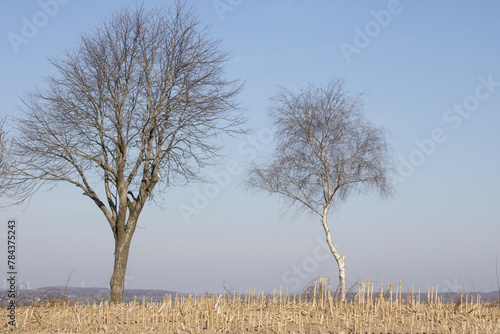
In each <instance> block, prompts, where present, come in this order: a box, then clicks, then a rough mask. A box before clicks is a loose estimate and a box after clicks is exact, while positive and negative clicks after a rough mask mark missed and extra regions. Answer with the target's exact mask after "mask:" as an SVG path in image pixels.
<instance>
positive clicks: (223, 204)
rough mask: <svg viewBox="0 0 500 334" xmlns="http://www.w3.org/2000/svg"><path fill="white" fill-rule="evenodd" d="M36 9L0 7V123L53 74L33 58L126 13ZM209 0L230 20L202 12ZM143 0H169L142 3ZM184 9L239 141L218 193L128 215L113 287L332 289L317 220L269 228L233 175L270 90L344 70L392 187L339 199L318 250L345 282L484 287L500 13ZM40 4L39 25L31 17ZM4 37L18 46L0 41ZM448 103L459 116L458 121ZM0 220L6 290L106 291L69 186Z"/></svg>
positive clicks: (493, 190) (276, 211)
mask: <svg viewBox="0 0 500 334" xmlns="http://www.w3.org/2000/svg"><path fill="white" fill-rule="evenodd" d="M53 1H56V0H41V1H40V2H38V1H22V2H20V1H9V2H6V3H4V4H3V5H2V6H3V8H2V11H1V12H0V63H1V64H2V70H1V79H0V116H15V115H16V112H17V111H16V105H18V104H19V96H21V95H22V94H23V92H25V91H27V90H30V89H33V88H34V86H35V85H36V84H38V85H42V84H43V81H42V79H41V77H42V76H44V75H47V74H50V73H52V68H51V67H50V66H49V64H48V62H47V60H46V57H47V56H54V55H58V54H60V52H61V50H63V49H64V48H71V47H72V46H73V45H75V43H76V41H77V39H78V36H79V34H80V33H81V32H84V31H86V30H88V29H90V28H91V27H92V26H93V25H95V24H98V23H99V22H100V20H101V18H104V17H109V15H110V13H111V12H112V11H113V10H114V9H116V8H120V7H121V6H123V5H125V4H127V3H129V4H133V3H134V1H106V2H104V1H77V0H71V1H68V0H65V1H62V0H60V1H59V2H58V3H59V8H55V7H54V6H51V7H50V6H49V7H47V6H44V5H43V4H47V3H53ZM63 2H65V3H64V4H63ZM214 3H215V4H217V3H218V4H221V3H222V4H226V6H229V7H226V8H230V9H231V10H226V11H224V12H221V11H219V12H218V11H217V9H216V7H215V6H214ZM155 4H164V5H168V4H170V1H147V3H146V5H147V6H153V5H155ZM193 4H194V6H195V7H196V8H197V9H198V12H199V16H200V18H201V19H202V20H203V21H204V22H207V23H212V24H213V27H212V32H213V35H214V36H216V37H222V38H224V42H223V48H224V49H225V50H233V54H234V57H233V59H232V60H231V62H230V63H229V66H228V76H230V77H232V78H240V79H242V80H245V81H246V86H245V90H244V92H243V93H242V94H241V96H240V101H241V105H242V107H244V108H245V109H246V111H245V113H246V116H247V118H248V119H249V122H248V125H249V126H251V127H252V128H253V129H254V130H255V131H254V133H253V134H251V135H249V136H244V137H239V138H235V139H228V140H227V141H226V143H227V148H226V149H225V150H224V153H226V154H227V158H226V159H225V160H224V161H222V162H221V165H220V167H219V168H218V169H215V170H213V171H212V172H215V173H220V172H221V171H229V170H231V171H233V175H232V176H231V178H230V180H229V183H228V184H227V185H226V184H224V185H223V186H222V187H221V186H215V187H213V188H211V189H210V188H207V187H206V186H205V185H203V184H193V185H190V186H188V187H186V188H183V189H171V190H170V191H169V192H168V193H166V194H165V201H164V205H163V206H164V207H163V209H164V210H161V209H159V208H157V207H155V206H153V205H151V206H149V207H147V208H146V209H145V210H144V212H143V214H142V216H141V219H140V222H139V225H140V227H142V228H140V229H138V230H137V232H136V234H135V236H134V239H133V241H132V248H131V255H130V258H129V266H128V271H127V287H129V288H155V289H169V290H175V291H179V292H203V291H210V292H217V291H220V290H221V286H222V282H223V281H226V282H227V285H231V286H232V287H234V288H237V289H238V290H241V291H244V290H246V289H250V288H251V289H254V288H255V289H257V290H261V289H264V290H266V291H271V290H272V288H273V287H279V286H280V285H283V286H285V285H288V286H290V287H291V288H293V289H294V290H295V291H297V290H300V288H301V287H302V286H303V285H305V284H306V283H307V282H308V281H309V280H310V279H312V278H314V277H316V276H318V275H321V276H331V277H332V278H333V280H334V282H337V275H338V274H337V267H336V263H335V261H334V259H333V257H331V256H328V257H326V256H325V254H326V253H325V251H324V247H325V242H324V241H323V240H324V237H323V230H322V228H321V226H320V224H319V220H318V218H317V217H314V216H310V215H307V214H305V215H302V216H298V217H296V218H295V219H292V217H290V216H285V217H284V218H280V208H281V203H280V201H279V200H278V198H274V197H268V196H266V195H264V194H262V195H251V194H248V193H246V192H245V191H244V190H243V189H242V186H241V181H242V180H243V176H244V174H245V168H246V164H247V163H248V162H249V161H250V160H252V159H254V158H257V159H258V157H261V156H264V155H265V154H269V153H271V152H272V147H273V142H272V141H270V140H269V138H268V136H266V134H267V132H266V129H267V126H268V118H267V114H266V107H267V106H268V104H269V97H270V96H271V95H272V93H273V92H274V90H275V88H276V86H277V85H284V86H286V87H288V88H291V89H294V88H296V87H298V86H299V85H303V84H305V83H307V82H316V83H324V82H326V81H327V80H328V78H329V77H331V76H343V77H345V78H346V81H347V87H348V89H349V90H350V91H351V92H353V93H357V92H366V93H367V95H366V97H365V113H366V116H367V117H368V118H369V119H371V120H372V121H374V122H376V123H377V124H379V125H383V126H385V127H387V129H388V130H389V131H390V133H391V137H390V142H391V144H392V146H393V149H394V161H395V164H396V167H397V168H398V169H399V170H400V172H401V176H402V177H403V179H404V181H403V182H398V183H397V184H396V186H395V187H396V190H397V194H396V195H395V196H394V197H393V198H392V199H390V200H386V201H381V200H380V199H378V198H377V197H376V196H359V197H354V198H351V199H350V200H348V201H347V202H346V203H345V204H343V205H342V206H341V207H340V210H339V211H338V212H335V213H333V214H332V215H331V216H330V226H331V229H332V232H333V238H334V242H336V244H337V245H338V249H339V251H340V253H341V255H345V256H346V257H347V263H346V266H347V267H346V270H347V278H348V282H350V283H354V282H355V281H356V280H357V279H367V278H368V277H372V278H375V279H376V280H377V282H379V284H386V283H387V282H397V281H400V280H401V281H402V282H403V283H404V284H405V285H406V286H418V284H421V285H422V286H427V285H433V286H435V285H439V290H440V291H443V290H446V289H449V290H459V289H461V288H462V287H465V288H466V289H469V290H472V289H476V290H481V291H491V290H494V289H496V276H495V257H496V255H497V252H499V248H500V205H499V200H500V191H499V189H500V176H499V173H498V171H499V170H500V153H499V150H498V144H500V131H498V125H499V124H500V38H499V37H498V32H499V31H500V21H499V20H498V17H499V14H500V3H498V2H493V1H491V2H490V1H481V2H472V1H440V2H431V1H423V0H421V1H415V0H414V1H410V0H402V1H400V2H395V1H357V2H356V3H353V2H346V1H333V0H330V1H326V0H324V1H319V0H317V1H305V0H288V1H285V0H280V1H274V0H273V1H261V0H253V1H249V0H243V1H238V0H232V1H229V0H220V1H209V0H197V1H193ZM44 7H45V8H46V9H45V11H49V12H50V11H51V13H49V14H53V15H47V14H44V13H43V11H44ZM387 13H389V14H390V17H389V16H388V15H387ZM26 22H29V23H37V24H38V25H39V27H38V28H37V29H38V31H36V32H33V31H29V30H26V29H27V28H24V30H23V26H24V25H26V24H27V23H26ZM360 31H361V33H360ZM12 33H13V34H16V35H19V36H21V37H23V36H24V37H23V38H26V40H24V42H26V43H23V44H19V45H17V46H15V45H13V44H12V43H11V41H10V40H9V38H11V39H12V38H13V37H12V36H13V35H12ZM23 34H24V35H23ZM361 34H363V35H364V36H363V35H361ZM14 44H15V43H14ZM16 48H17V52H16ZM354 48H355V49H356V50H355V52H354V51H353V50H354ZM342 50H344V52H343V51H342ZM346 50H348V51H346ZM460 105H465V106H464V107H463V108H462V110H461V111H460V109H459V108H460ZM468 110H470V111H468ZM259 134H260V138H259V137H258V135H259ZM433 136H434V137H433ZM417 142H419V143H421V144H420V147H421V148H419V146H418V144H417ZM402 161H407V162H404V163H403V162H402ZM228 164H230V166H229V167H228ZM231 164H232V166H231ZM228 168H229V169H228ZM206 173H207V176H208V178H209V179H210V178H211V176H210V174H209V171H208V170H207V171H206ZM212 175H213V174H212ZM207 191H208V195H209V196H210V197H213V198H210V199H209V200H208V201H207V203H197V204H198V205H201V206H199V208H200V209H199V210H198V211H199V214H197V215H192V216H190V217H189V223H187V222H186V219H185V218H184V217H183V216H182V214H181V212H180V209H179V208H181V207H183V206H184V207H186V206H191V207H194V205H195V204H193V199H194V198H195V197H196V194H199V193H202V194H205V195H207ZM210 191H214V192H215V194H214V195H213V196H212V193H210ZM205 204H206V205H205ZM8 217H16V218H17V219H18V220H19V234H20V241H19V266H20V279H21V280H23V281H29V282H30V285H31V286H34V287H40V286H47V285H59V284H64V283H65V282H66V279H67V278H68V276H69V274H70V273H71V272H73V274H72V277H71V281H70V285H74V286H79V285H81V282H82V281H84V282H85V285H86V286H101V287H108V282H109V277H110V275H111V270H112V263H113V238H112V234H111V231H110V229H109V227H108V224H107V222H106V221H105V219H104V217H103V216H102V214H101V213H100V211H99V210H98V209H97V207H95V206H94V205H93V204H92V203H91V202H90V200H89V199H87V198H85V197H83V196H82V195H81V193H80V192H79V191H77V190H76V189H75V188H74V187H69V186H66V185H63V184H61V185H60V186H58V187H57V188H55V189H53V190H51V191H48V192H39V193H37V194H36V195H35V196H34V197H33V199H32V201H31V203H30V205H29V207H28V208H26V209H25V210H24V211H22V208H18V207H14V208H11V209H9V210H7V211H4V212H0V220H1V221H3V222H4V223H2V225H3V226H4V227H2V229H3V230H5V229H6V221H7V218H8ZM4 232H5V231H3V232H2V233H4ZM0 240H1V239H0ZM2 244H3V245H4V244H5V243H2ZM0 247H2V246H0ZM4 262H5V261H1V262H0V263H1V265H0V270H1V271H2V272H5V271H6V270H5V269H6V268H5V263H4Z"/></svg>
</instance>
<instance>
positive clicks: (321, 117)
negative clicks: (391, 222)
mask: <svg viewBox="0 0 500 334" xmlns="http://www.w3.org/2000/svg"><path fill="white" fill-rule="evenodd" d="M362 106H363V104H362V96H361V95H358V96H350V95H349V94H348V93H347V92H346V91H345V89H344V81H343V79H338V78H337V79H332V80H330V81H329V83H328V85H326V86H324V87H320V86H316V85H312V84H311V85H309V86H308V87H306V88H304V89H301V90H300V91H299V92H298V93H294V92H291V91H289V90H286V89H284V88H281V89H280V90H279V92H278V93H277V94H276V95H275V96H274V98H273V104H272V106H271V108H270V115H271V118H272V121H273V125H274V128H275V132H276V133H275V138H276V140H277V146H276V149H275V152H274V154H273V156H272V158H271V159H269V160H268V161H266V162H264V163H262V164H261V165H255V166H254V167H253V168H252V170H251V171H250V175H249V178H248V185H249V186H250V187H251V188H254V189H257V190H263V191H265V192H268V193H270V194H278V195H280V196H281V197H283V198H284V199H286V200H287V203H288V204H290V205H295V204H297V203H300V204H302V205H303V206H305V207H307V208H308V209H309V210H311V212H312V213H315V214H317V215H319V217H320V218H321V225H322V227H323V229H324V232H325V235H326V241H327V243H328V246H329V248H330V251H331V252H332V254H333V256H334V258H335V260H336V261H337V264H338V269H339V285H340V294H341V298H342V299H345V295H346V276H345V256H341V255H340V253H339V251H338V250H337V248H336V247H335V245H334V243H333V240H332V233H331V230H330V228H329V226H328V223H327V217H328V213H329V212H330V211H331V210H332V208H334V207H335V205H336V204H338V203H340V202H341V201H343V200H345V199H346V198H347V197H348V196H349V195H353V194H356V193H360V192H366V191H370V190H377V191H380V192H381V193H382V194H384V195H387V194H390V193H391V192H392V186H391V185H390V173H391V172H392V162H391V159H390V148H389V145H388V143H387V142H386V139H385V137H386V134H385V131H384V129H383V128H381V127H376V126H374V125H373V124H371V123H370V122H369V121H368V120H367V119H366V118H365V117H364V115H363V113H362ZM299 207H300V206H299Z"/></svg>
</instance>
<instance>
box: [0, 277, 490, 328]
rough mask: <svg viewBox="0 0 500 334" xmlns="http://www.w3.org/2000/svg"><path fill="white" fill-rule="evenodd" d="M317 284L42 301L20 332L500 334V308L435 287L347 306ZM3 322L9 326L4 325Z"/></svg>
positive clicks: (369, 290)
mask: <svg viewBox="0 0 500 334" xmlns="http://www.w3.org/2000/svg"><path fill="white" fill-rule="evenodd" d="M328 286H329V285H328V283H327V281H326V280H323V279H319V280H316V282H315V283H314V284H313V285H312V289H310V291H308V292H307V293H303V294H301V295H290V294H286V293H285V294H283V293H282V290H281V289H280V292H277V293H276V292H275V293H274V294H272V295H265V294H264V293H256V292H255V291H253V292H247V293H246V294H236V293H234V294H232V295H229V294H227V293H226V294H221V295H208V294H204V295H194V296H193V295H190V296H173V297H172V296H166V297H165V298H164V299H163V301H162V302H152V301H146V300H145V299H143V300H142V303H138V302H137V301H134V302H132V303H128V304H121V305H112V304H109V303H107V302H102V303H99V304H96V303H94V304H78V303H76V304H73V305H70V304H68V303H58V304H46V303H39V304H37V305H33V306H22V307H18V309H17V312H16V313H17V328H12V326H7V325H6V322H5V320H4V319H6V318H7V310H6V309H5V308H1V309H0V319H2V320H1V321H2V332H7V331H10V330H12V329H13V332H14V333H179V334H181V333H182V334H183V333H242V332H248V331H250V332H254V333H389V332H391V333H393V332H395V333H424V332H425V333H500V304H498V303H484V302H481V301H480V298H471V297H470V296H467V295H465V296H461V297H460V298H458V299H457V300H456V301H452V302H445V301H443V299H442V298H441V297H439V296H438V294H437V289H436V290H434V289H429V290H428V292H427V296H426V297H427V298H425V300H421V299H424V298H420V293H418V292H417V293H414V292H413V290H412V291H410V290H408V294H407V297H406V298H403V297H402V292H401V283H399V284H397V285H396V286H395V292H393V287H392V284H389V285H388V286H387V288H386V289H383V287H382V288H381V290H380V291H379V292H375V293H374V286H373V284H372V283H370V282H366V283H360V284H359V287H358V293H357V294H356V295H354V294H353V295H351V297H350V298H349V299H348V301H346V302H341V301H340V300H339V299H338V298H336V296H335V295H334V294H333V293H331V292H330V289H327V288H325V287H328ZM4 322H5V323H4Z"/></svg>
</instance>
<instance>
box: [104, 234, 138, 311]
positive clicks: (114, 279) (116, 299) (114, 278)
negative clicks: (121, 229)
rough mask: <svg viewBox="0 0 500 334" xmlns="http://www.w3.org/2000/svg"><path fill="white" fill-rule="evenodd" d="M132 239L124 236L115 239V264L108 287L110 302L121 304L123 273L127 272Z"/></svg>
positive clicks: (123, 286)
mask: <svg viewBox="0 0 500 334" xmlns="http://www.w3.org/2000/svg"><path fill="white" fill-rule="evenodd" d="M131 241H132V237H130V238H127V237H125V236H122V237H118V238H115V253H114V254H115V264H114V267H113V274H112V275H111V280H110V281H109V286H110V302H111V303H115V304H117V303H122V302H123V291H124V289H125V272H126V270H127V263H128V254H129V250H130V242H131Z"/></svg>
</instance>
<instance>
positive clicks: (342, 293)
mask: <svg viewBox="0 0 500 334" xmlns="http://www.w3.org/2000/svg"><path fill="white" fill-rule="evenodd" d="M327 214H328V209H325V210H324V211H323V216H322V217H321V225H323V229H324V230H325V234H326V243H327V244H328V247H329V248H330V251H331V252H332V254H333V257H334V258H335V260H336V261H337V265H338V267H339V286H340V298H341V300H342V301H344V300H345V297H346V279H345V256H340V254H339V252H338V251H337V248H336V247H335V245H334V244H333V241H332V235H331V233H330V229H329V228H328V224H327V222H326V216H327Z"/></svg>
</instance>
